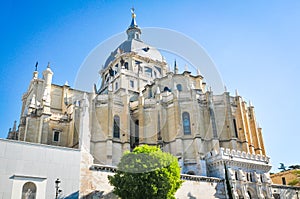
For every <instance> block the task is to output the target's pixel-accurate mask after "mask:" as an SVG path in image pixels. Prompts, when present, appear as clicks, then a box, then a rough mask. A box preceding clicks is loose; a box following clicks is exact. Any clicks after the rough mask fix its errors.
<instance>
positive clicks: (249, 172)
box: [0, 13, 300, 199]
mask: <svg viewBox="0 0 300 199" xmlns="http://www.w3.org/2000/svg"><path fill="white" fill-rule="evenodd" d="M126 33H127V38H124V40H125V41H124V42H123V43H121V44H120V45H119V46H118V47H117V48H116V49H113V48H115V46H112V50H114V51H112V53H111V54H110V55H109V56H108V58H107V59H106V61H105V62H104V60H103V63H99V65H101V64H103V67H102V68H99V70H100V76H101V80H102V83H101V87H100V88H98V89H94V91H92V92H88V91H82V90H76V89H73V88H71V87H70V86H69V85H67V84H65V85H57V84H54V83H53V82H52V78H53V75H54V72H53V71H52V69H51V66H50V65H48V66H47V67H45V69H44V71H43V72H42V74H39V72H38V71H37V70H35V71H34V72H33V76H32V79H31V81H30V82H29V85H28V89H27V91H25V93H24V94H23V96H22V110H21V113H20V120H19V125H17V124H16V122H15V124H14V126H13V128H12V129H10V130H9V133H8V137H7V138H8V139H0V199H9V198H11V199H53V198H66V199H70V198H91V199H92V198H117V197H116V196H115V195H114V194H113V193H112V190H113V187H112V186H111V185H110V184H109V183H108V178H107V177H108V176H109V175H114V173H115V171H116V169H117V167H116V166H117V164H118V162H119V160H120V158H121V156H122V154H123V153H124V152H125V151H128V150H132V149H133V148H134V147H135V146H138V145H142V144H148V145H156V146H160V147H161V148H162V150H163V151H166V152H169V153H171V154H173V155H174V156H176V157H177V158H178V163H179V165H180V167H181V178H182V179H183V180H184V183H183V185H182V186H181V188H180V189H179V190H178V191H177V192H176V195H175V196H176V198H180V199H181V198H197V199H213V198H220V199H225V198H234V199H242V198H244V199H271V198H274V199H277V198H282V199H285V198H286V199H296V198H297V193H298V191H300V188H295V187H291V186H284V185H275V184H273V183H272V181H271V179H270V175H269V171H270V169H271V165H270V159H269V157H268V156H267V150H266V149H265V147H264V140H263V135H262V129H261V128H260V127H259V126H258V124H257V121H256V118H255V111H254V107H253V106H252V105H251V104H249V103H246V102H245V101H244V100H243V98H242V97H241V96H239V94H238V93H235V94H234V95H233V96H232V95H230V93H229V92H227V91H226V90H225V91H224V92H223V93H222V94H219V95H215V94H214V93H213V90H210V89H207V88H206V84H205V82H204V79H203V77H202V76H201V74H192V73H191V72H190V71H188V70H184V71H182V72H180V71H179V67H178V66H177V64H176V63H175V64H174V69H172V70H170V69H169V67H168V65H167V63H166V61H165V59H164V57H163V56H162V55H161V53H160V52H159V51H158V50H157V49H156V48H155V47H152V46H150V45H148V44H146V43H144V42H143V40H142V32H141V29H140V28H139V27H138V26H137V24H136V19H135V14H134V13H133V14H132V21H131V24H130V25H129V27H128V29H127V30H126ZM91 87H92V85H91Z"/></svg>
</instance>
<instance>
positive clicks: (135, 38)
mask: <svg viewBox="0 0 300 199" xmlns="http://www.w3.org/2000/svg"><path fill="white" fill-rule="evenodd" d="M126 33H127V35H128V39H127V40H126V41H124V42H123V43H121V44H120V45H119V46H118V48H117V49H116V50H115V51H113V52H112V53H111V54H110V56H109V57H108V58H107V59H106V61H105V64H104V68H106V67H108V65H109V64H110V63H111V62H112V61H113V60H114V59H115V58H116V57H117V54H123V53H130V52H134V53H136V54H137V55H139V56H141V57H147V58H149V59H152V60H154V61H160V62H163V61H164V60H163V56H162V55H161V53H160V52H159V51H158V50H157V49H156V48H154V47H152V46H150V45H148V44H146V43H144V42H143V41H142V40H141V39H140V35H141V29H140V28H139V27H138V25H137V24H136V20H135V13H134V10H132V21H131V24H130V26H129V27H128V29H127V31H126Z"/></svg>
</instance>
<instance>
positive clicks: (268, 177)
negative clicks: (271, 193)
mask: <svg viewBox="0 0 300 199" xmlns="http://www.w3.org/2000/svg"><path fill="white" fill-rule="evenodd" d="M262 180H263V182H264V183H270V184H271V183H272V181H271V178H270V175H269V174H268V173H264V174H263V176H262Z"/></svg>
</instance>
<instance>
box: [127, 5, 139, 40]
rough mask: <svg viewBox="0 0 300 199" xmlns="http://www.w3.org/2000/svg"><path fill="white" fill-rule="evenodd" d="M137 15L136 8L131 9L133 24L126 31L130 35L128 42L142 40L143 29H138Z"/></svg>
mask: <svg viewBox="0 0 300 199" xmlns="http://www.w3.org/2000/svg"><path fill="white" fill-rule="evenodd" d="M135 18H136V14H135V12H134V8H131V23H130V25H129V27H128V29H127V31H126V33H127V35H128V40H132V39H137V40H140V36H141V33H142V32H141V29H140V28H139V27H138V25H137V23H136V20H135Z"/></svg>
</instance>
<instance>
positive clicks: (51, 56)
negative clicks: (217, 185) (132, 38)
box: [0, 0, 300, 171]
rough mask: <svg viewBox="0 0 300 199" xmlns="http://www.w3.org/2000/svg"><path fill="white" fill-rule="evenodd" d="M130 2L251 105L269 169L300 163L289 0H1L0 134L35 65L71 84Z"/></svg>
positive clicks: (145, 23) (299, 18) (120, 27)
mask: <svg viewBox="0 0 300 199" xmlns="http://www.w3.org/2000/svg"><path fill="white" fill-rule="evenodd" d="M133 5H134V7H135V8H136V14H137V22H138V25H139V26H140V27H141V28H143V27H162V28H168V29H172V30H175V31H178V32H181V33H183V34H185V35H187V36H188V37H190V38H193V39H194V40H195V41H197V42H198V43H199V44H200V45H201V46H202V47H203V48H204V49H205V50H206V51H207V53H208V54H209V55H210V57H211V58H212V59H213V61H214V63H215V64H216V66H217V68H218V70H219V72H220V74H221V76H222V79H223V82H224V83H225V85H226V86H227V88H228V90H229V91H230V92H231V94H234V90H235V89H238V91H239V93H240V95H242V96H243V97H244V99H245V100H247V101H248V100H251V102H252V103H253V105H254V106H255V111H256V117H257V121H258V122H259V125H260V126H261V127H262V128H263V136H264V139H265V145H266V150H267V153H268V155H269V156H270V157H271V161H272V164H273V165H274V168H273V169H272V170H273V171H276V168H277V167H278V165H279V162H283V163H285V164H286V165H291V164H300V161H299V156H298V155H297V152H298V151H299V146H298V144H299V140H300V131H299V123H300V120H299V118H300V117H299V111H300V110H299V105H298V104H299V102H300V94H299V91H297V90H299V88H298V89H297V87H298V86H299V85H300V80H299V77H298V76H299V75H300V69H299V67H300V60H299V57H300V56H299V52H300V39H299V35H300V12H299V10H300V2H298V1H289V0H287V1H276V0H272V1H260V0H253V1H250V0H249V1H230V0H229V1H217V0H210V1H208V0H207V1H170V0H166V1H158V0H154V1H105V0H103V1H99V0H98V1H96V0H95V1H93V0H91V1H84V0H78V1H75V0H73V1H58V0H53V1H31V0H28V1H12V0H11V1H9V0H8V1H4V2H2V5H1V8H0V10H1V12H0V15H1V17H0V24H1V38H0V39H1V48H0V49H1V53H0V92H1V95H2V97H1V99H0V108H1V109H0V110H1V118H0V127H1V131H0V137H6V133H7V131H8V129H9V128H10V127H12V125H13V121H14V120H17V121H18V120H19V115H20V110H21V98H22V94H23V93H24V92H25V91H26V89H27V87H28V85H29V81H30V79H31V77H32V72H33V70H34V65H35V62H36V61H38V62H39V71H40V73H41V71H42V70H44V69H45V67H46V65H47V62H48V61H50V62H51V65H52V70H53V72H54V77H53V82H54V83H56V84H64V83H65V81H66V80H68V82H69V84H70V85H71V86H72V85H73V82H74V79H75V77H76V73H77V70H78V69H79V67H80V65H81V63H82V62H83V60H84V58H85V57H86V56H87V55H88V54H89V52H90V51H91V50H92V49H93V48H94V47H95V46H97V45H98V44H99V43H101V42H103V41H104V40H106V39H107V38H109V37H111V36H112V35H115V34H117V33H120V32H123V31H125V30H126V28H127V27H128V25H129V23H130V8H131V7H132V6H133ZM114 48H115V46H112V49H111V50H113V49H114ZM103 62H104V60H103ZM102 64H103V63H99V66H101V65H102Z"/></svg>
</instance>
